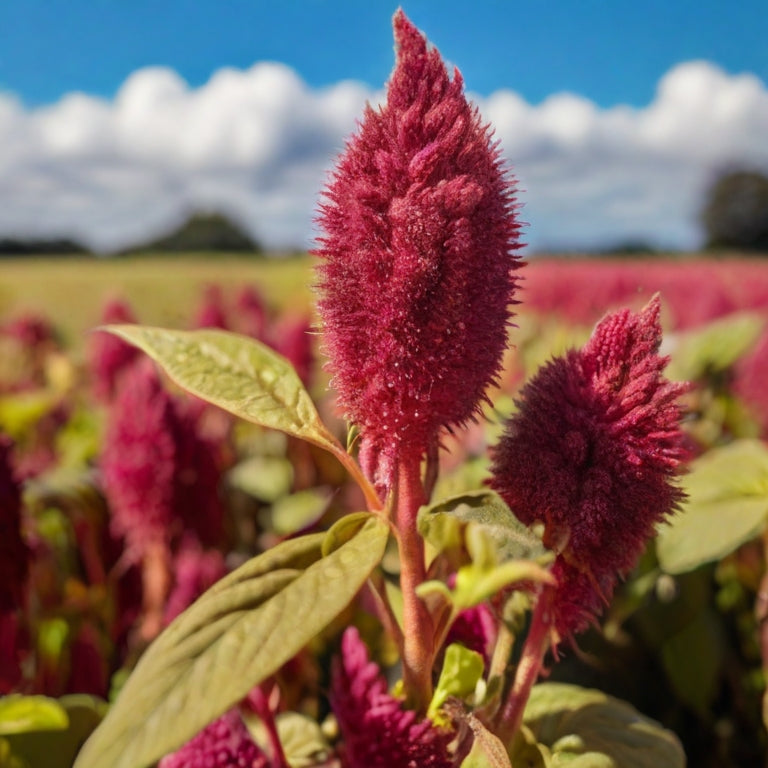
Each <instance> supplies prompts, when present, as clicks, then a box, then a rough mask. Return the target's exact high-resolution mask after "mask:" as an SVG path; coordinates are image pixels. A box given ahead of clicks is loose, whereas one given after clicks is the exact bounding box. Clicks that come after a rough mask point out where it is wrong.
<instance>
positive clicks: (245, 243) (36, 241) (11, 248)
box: [0, 212, 263, 257]
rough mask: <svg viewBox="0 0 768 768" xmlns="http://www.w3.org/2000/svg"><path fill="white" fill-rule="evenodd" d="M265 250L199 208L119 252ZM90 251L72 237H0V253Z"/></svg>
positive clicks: (231, 224)
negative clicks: (160, 232) (164, 232)
mask: <svg viewBox="0 0 768 768" xmlns="http://www.w3.org/2000/svg"><path fill="white" fill-rule="evenodd" d="M262 250H263V249H262V247H261V245H260V244H259V243H258V242H257V241H256V240H255V239H254V238H252V237H251V236H250V235H249V234H248V233H247V232H246V231H245V230H244V229H243V228H242V227H240V226H239V225H238V224H236V223H235V222H234V221H232V220H231V219H230V218H228V217H227V216H225V215H224V214H221V213H210V212H196V213H193V214H191V215H190V216H189V217H188V218H187V219H186V220H185V221H184V222H183V223H182V224H181V225H180V226H179V227H177V228H176V229H174V230H173V231H172V232H169V233H168V234H167V235H163V236H161V237H159V238H156V239H153V240H149V241H147V242H144V243H137V244H135V245H132V246H129V247H128V248H124V249H122V250H121V252H120V253H121V254H132V253H158V252H159V253H182V252H184V253H189V252H193V251H224V252H228V253H254V254H255V253H262ZM89 253H91V251H90V249H89V248H87V247H86V246H84V245H82V244H81V243H78V242H76V241H75V240H71V239H50V240H46V239H40V238H30V239H22V238H2V239H0V257H3V256H51V255H56V256H72V255H85V254H89Z"/></svg>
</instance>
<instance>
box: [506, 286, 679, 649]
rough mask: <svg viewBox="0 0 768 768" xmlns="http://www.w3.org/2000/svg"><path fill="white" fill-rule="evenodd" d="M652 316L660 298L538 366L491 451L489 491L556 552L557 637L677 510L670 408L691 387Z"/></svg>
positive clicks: (592, 608)
mask: <svg viewBox="0 0 768 768" xmlns="http://www.w3.org/2000/svg"><path fill="white" fill-rule="evenodd" d="M659 312H660V304H659V299H658V296H655V297H654V298H653V299H652V300H651V301H650V303H649V304H648V305H647V306H646V307H645V308H644V309H643V310H642V311H641V312H639V313H632V312H630V311H629V310H622V311H619V312H616V313H614V314H611V315H608V316H607V317H606V318H605V319H603V320H602V321H601V322H600V323H599V324H598V326H597V327H596V328H595V331H594V333H593V334H592V337H591V339H590V340H589V341H588V342H587V344H586V346H585V347H584V348H583V349H581V350H579V351H571V352H569V353H568V354H567V355H566V356H565V357H561V358H557V359H554V360H552V361H551V362H549V363H548V364H547V365H546V366H544V367H543V368H542V369H541V370H540V371H539V373H538V374H537V375H536V376H535V377H534V378H533V379H532V380H531V381H530V382H529V383H528V384H527V385H526V386H525V387H524V388H523V390H522V392H521V395H520V401H519V403H518V405H519V411H518V413H517V414H516V415H515V416H514V417H513V418H512V419H511V420H510V421H509V423H508V424H507V426H506V430H505V433H504V435H503V437H502V439H501V441H500V442H499V445H498V446H497V448H496V450H495V452H494V456H493V466H492V475H493V477H492V480H491V485H492V487H493V488H494V489H495V490H496V491H498V492H499V493H500V494H501V496H502V497H503V498H504V500H505V501H506V502H507V503H508V504H509V506H510V507H511V509H512V510H513V511H514V513H515V515H517V517H518V518H519V519H520V520H522V521H523V522H524V523H526V524H531V523H534V522H536V521H542V522H543V523H544V542H545V544H547V546H549V547H550V548H551V549H553V550H555V551H556V552H557V553H558V559H557V561H556V563H555V566H554V569H553V573H554V575H555V576H556V577H557V579H558V582H559V586H558V588H557V590H556V592H555V595H554V598H553V600H554V604H553V608H554V615H555V617H556V630H557V632H558V634H559V635H560V636H561V637H562V636H565V635H569V634H572V633H575V632H578V631H580V630H582V629H584V628H585V626H586V624H587V623H588V622H589V620H590V619H592V618H593V617H594V616H595V615H596V614H597V613H599V612H600V609H601V607H602V604H603V602H604V601H605V600H607V599H608V598H609V597H610V595H611V594H612V592H613V588H614V586H615V583H616V581H617V579H618V578H619V576H622V575H625V574H626V573H627V572H628V571H629V570H630V569H631V568H632V567H634V565H635V563H636V562H637V559H638V558H639V556H640V554H641V553H642V550H643V548H644V546H645V543H646V541H647V540H648V539H649V538H650V537H651V536H652V535H653V531H654V527H655V526H656V524H657V523H659V522H660V521H661V520H663V519H664V518H665V517H666V516H667V515H668V514H670V513H671V512H672V511H673V510H674V509H675V508H676V507H677V505H678V503H679V502H680V501H681V499H682V492H681V491H680V489H679V488H678V487H677V486H676V485H675V484H674V483H673V478H674V476H675V475H676V474H677V473H678V472H679V471H680V470H679V468H680V463H681V462H682V461H683V460H684V459H685V458H686V449H685V447H684V440H683V434H682V432H681V430H680V416H681V412H680V408H679V406H678V404H677V399H678V397H679V396H680V395H681V394H682V393H683V392H685V391H686V390H687V388H688V385H687V384H684V383H673V382H670V381H668V380H667V379H665V378H664V377H663V369H664V367H665V366H666V364H667V358H665V357H661V356H659V355H658V349H659V345H660V343H661V326H660V324H659Z"/></svg>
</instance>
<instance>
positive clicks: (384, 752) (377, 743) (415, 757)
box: [331, 627, 454, 768]
mask: <svg viewBox="0 0 768 768" xmlns="http://www.w3.org/2000/svg"><path fill="white" fill-rule="evenodd" d="M331 706H332V707H333V711H334V714H335V715H336V718H337V720H338V721H339V728H340V730H341V735H342V737H343V740H344V748H343V753H342V765H343V766H344V768H394V767H395V766H398V767H399V766H403V768H405V766H420V768H448V766H451V765H453V764H454V763H453V760H452V759H451V756H450V754H449V752H448V744H449V743H450V741H451V738H452V734H451V733H450V732H448V731H444V730H441V729H439V728H436V727H435V726H434V725H433V724H432V721H431V720H428V719H425V720H421V721H417V719H416V713H415V712H412V711H410V710H406V709H403V707H402V702H400V700H398V699H396V698H395V697H394V696H391V695H390V694H389V693H388V692H387V682H386V680H385V679H384V675H382V673H381V670H380V669H379V668H378V666H377V665H376V664H375V663H373V662H372V661H371V660H370V659H369V658H368V650H367V648H366V647H365V644H364V643H363V641H362V640H361V639H360V635H359V634H358V631H357V629H356V628H354V627H350V628H349V629H347V630H346V632H345V633H344V637H343V638H342V642H341V657H340V658H338V659H337V660H336V663H335V664H334V667H333V673H332V683H331Z"/></svg>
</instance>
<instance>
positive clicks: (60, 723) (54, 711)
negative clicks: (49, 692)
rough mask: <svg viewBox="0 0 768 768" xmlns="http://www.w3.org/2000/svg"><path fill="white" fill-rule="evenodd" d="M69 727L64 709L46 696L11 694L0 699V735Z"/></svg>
mask: <svg viewBox="0 0 768 768" xmlns="http://www.w3.org/2000/svg"><path fill="white" fill-rule="evenodd" d="M68 725H69V718H68V717H67V713H66V712H65V710H64V708H63V707H62V706H61V704H59V703H58V702H57V701H56V699H49V698H48V697H47V696H22V695H21V694H11V695H9V696H3V697H0V735H2V736H8V735H9V734H12V733H25V732H26V731H55V730H62V729H64V728H66V727H67V726H68Z"/></svg>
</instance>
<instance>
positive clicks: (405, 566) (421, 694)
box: [395, 454, 435, 713]
mask: <svg viewBox="0 0 768 768" xmlns="http://www.w3.org/2000/svg"><path fill="white" fill-rule="evenodd" d="M420 463H421V462H420V461H419V456H418V454H414V455H410V456H409V455H406V456H403V457H401V460H400V462H399V464H398V472H397V490H396V493H397V509H396V512H395V518H396V529H397V534H396V535H397V544H398V549H399V552H400V588H401V590H402V593H403V649H402V653H403V659H402V662H403V683H404V685H405V691H406V696H407V699H408V703H409V705H410V706H411V707H412V708H413V709H415V710H416V711H417V712H422V713H423V712H425V711H426V709H427V706H428V704H429V702H430V699H431V698H432V663H433V661H434V654H435V649H434V626H433V623H432V617H431V616H430V614H429V611H428V609H427V606H426V604H425V603H424V601H423V600H422V599H421V598H420V597H419V596H418V595H417V594H416V588H417V587H418V586H419V584H421V583H422V582H423V581H424V580H425V579H426V568H425V564H424V540H423V539H422V538H421V535H420V534H419V531H418V527H417V525H416V518H417V516H418V512H419V507H420V506H421V505H422V504H424V503H425V501H426V497H425V494H424V487H423V486H422V483H421V475H420Z"/></svg>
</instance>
